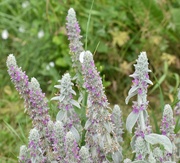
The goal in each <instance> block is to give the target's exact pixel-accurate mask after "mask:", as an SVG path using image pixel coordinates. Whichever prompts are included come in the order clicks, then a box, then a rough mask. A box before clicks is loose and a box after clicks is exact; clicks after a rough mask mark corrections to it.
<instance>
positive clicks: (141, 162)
mask: <svg viewBox="0 0 180 163" xmlns="http://www.w3.org/2000/svg"><path fill="white" fill-rule="evenodd" d="M132 163H148V162H147V161H143V160H137V161H133V162H132Z"/></svg>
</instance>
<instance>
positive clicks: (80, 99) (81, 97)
mask: <svg viewBox="0 0 180 163" xmlns="http://www.w3.org/2000/svg"><path fill="white" fill-rule="evenodd" d="M82 100H83V93H82V92H80V94H79V98H78V102H79V103H81V101H82Z"/></svg>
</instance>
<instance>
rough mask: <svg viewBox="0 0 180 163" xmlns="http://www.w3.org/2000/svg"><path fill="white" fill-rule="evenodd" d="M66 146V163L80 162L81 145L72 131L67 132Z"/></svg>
mask: <svg viewBox="0 0 180 163" xmlns="http://www.w3.org/2000/svg"><path fill="white" fill-rule="evenodd" d="M64 147H65V153H66V157H65V158H64V161H65V163H70V162H73V163H80V157H79V147H78V145H77V142H76V139H75V138H74V136H73V134H72V132H71V131H69V132H68V133H67V134H66V137H65V142H64Z"/></svg>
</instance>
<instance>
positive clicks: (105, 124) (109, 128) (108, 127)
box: [104, 122, 112, 133]
mask: <svg viewBox="0 0 180 163" xmlns="http://www.w3.org/2000/svg"><path fill="white" fill-rule="evenodd" d="M104 127H105V128H106V130H107V131H108V133H110V132H111V131H112V128H111V126H110V124H109V123H108V122H105V123H104Z"/></svg>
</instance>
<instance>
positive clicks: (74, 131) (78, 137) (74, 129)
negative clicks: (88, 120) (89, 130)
mask: <svg viewBox="0 0 180 163" xmlns="http://www.w3.org/2000/svg"><path fill="white" fill-rule="evenodd" d="M70 131H71V132H72V134H73V135H74V138H75V139H76V141H77V142H79V140H80V135H79V132H78V131H77V130H76V128H75V127H74V126H72V127H71V129H70Z"/></svg>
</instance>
